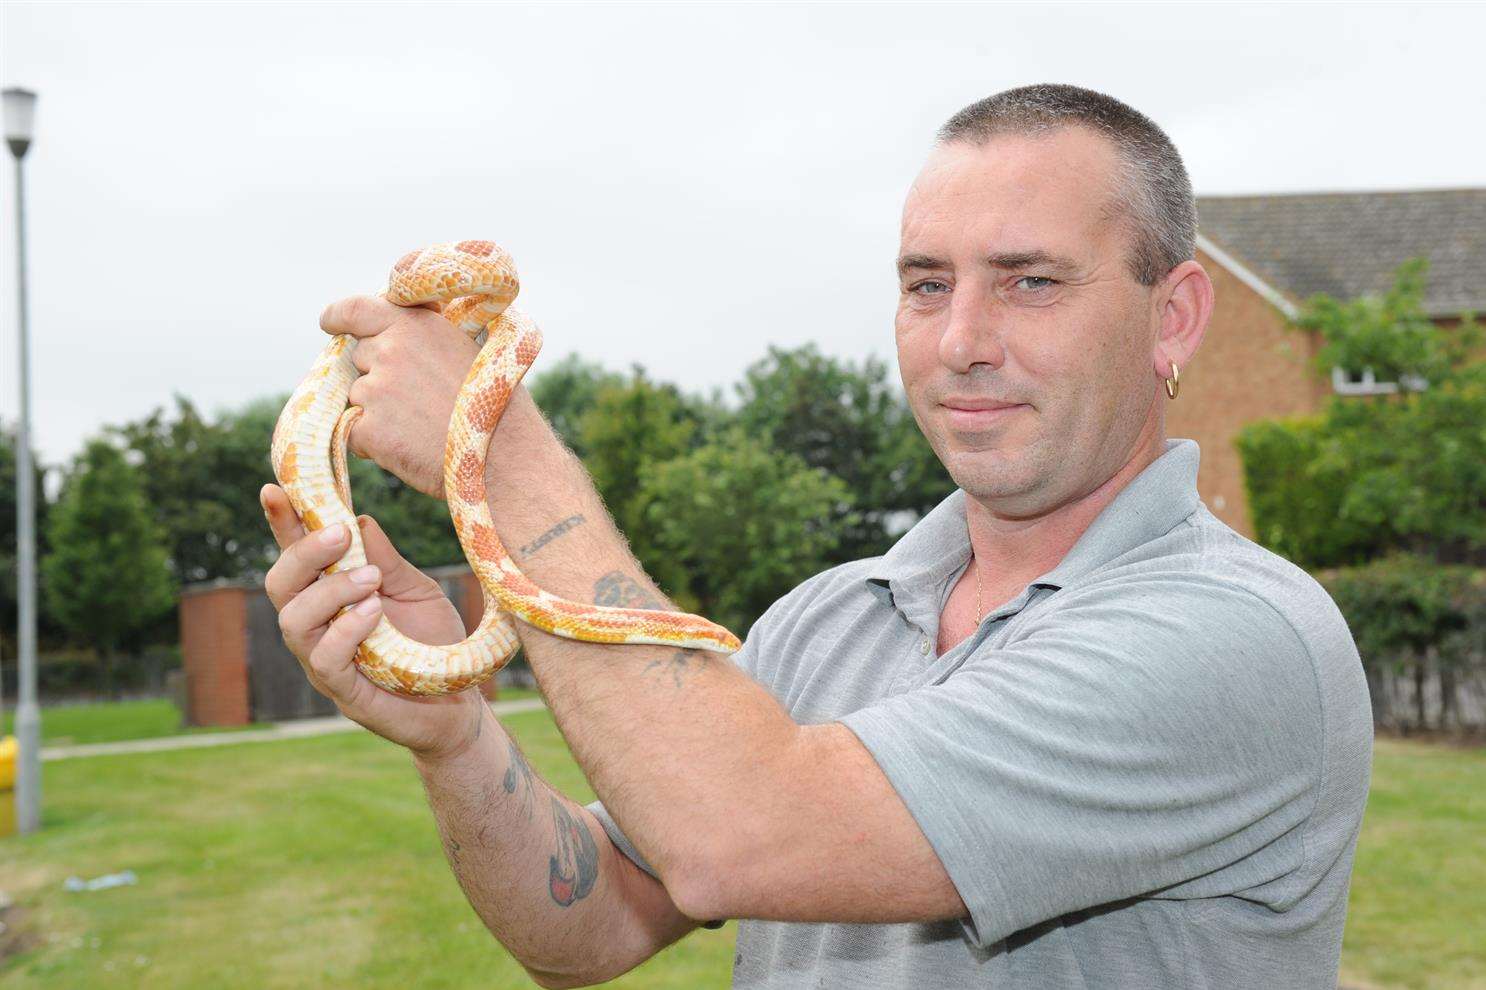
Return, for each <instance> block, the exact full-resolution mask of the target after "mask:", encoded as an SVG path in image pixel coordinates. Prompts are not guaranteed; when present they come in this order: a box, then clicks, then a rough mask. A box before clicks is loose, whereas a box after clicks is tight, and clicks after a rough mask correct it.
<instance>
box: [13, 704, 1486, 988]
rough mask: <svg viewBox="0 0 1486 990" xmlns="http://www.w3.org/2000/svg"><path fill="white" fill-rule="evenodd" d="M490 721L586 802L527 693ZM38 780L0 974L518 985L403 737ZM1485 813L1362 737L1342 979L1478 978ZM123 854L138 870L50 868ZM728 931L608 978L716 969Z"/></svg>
mask: <svg viewBox="0 0 1486 990" xmlns="http://www.w3.org/2000/svg"><path fill="white" fill-rule="evenodd" d="M506 696H507V697H510V696H511V695H506ZM505 721H506V724H507V725H508V726H510V727H511V729H512V731H513V732H514V733H515V735H516V737H517V738H518V739H519V740H520V741H521V744H522V746H523V747H524V748H525V749H526V751H527V753H528V755H529V756H530V758H531V761H532V763H533V764H534V765H535V766H536V767H537V768H538V769H539V770H540V771H541V772H542V774H543V775H544V776H546V777H547V779H548V780H550V781H552V782H553V783H554V784H555V785H556V786H558V787H559V788H561V789H563V790H564V791H565V792H566V793H568V794H569V795H571V796H573V797H574V798H576V799H578V800H583V801H587V800H590V799H591V796H592V795H591V792H590V791H589V789H588V787H587V785H586V784H585V783H584V781H583V778H582V776H581V774H580V773H579V772H578V769H577V767H576V765H575V764H574V763H573V761H572V759H571V757H570V756H569V755H568V752H567V748H566V747H565V746H564V744H563V742H562V739H561V737H560V736H559V735H558V733H557V731H556V728H555V726H554V725H553V723H552V721H551V718H550V717H549V716H548V714H547V713H546V712H541V711H537V712H527V713H522V714H518V715H514V716H510V717H508V718H507V719H506V720H505ZM45 795H46V818H45V822H44V825H45V827H44V828H43V829H42V831H41V832H39V833H37V834H35V835H31V836H27V837H25V838H24V839H21V838H9V839H0V889H4V890H5V891H6V892H7V893H9V894H10V895H11V897H13V898H14V899H15V901H16V907H14V908H12V909H11V910H10V911H9V912H8V913H7V915H6V921H7V922H8V923H9V924H10V925H11V930H10V931H8V932H7V933H5V934H4V935H0V946H4V945H5V944H6V943H7V942H13V940H14V939H15V938H16V937H17V936H18V935H19V937H20V938H21V939H23V940H25V942H29V943H30V944H29V947H27V948H23V949H22V951H20V952H19V953H16V954H14V955H12V956H11V957H10V958H8V959H6V960H5V961H4V962H0V985H4V986H5V987H7V988H11V987H14V988H40V987H47V988H64V987H79V988H81V987H97V986H111V987H112V986H123V987H133V986H148V987H151V988H157V987H158V988H174V987H179V988H186V987H201V986H211V987H214V988H216V987H223V988H232V987H320V986H357V987H389V988H392V987H395V988H399V990H401V988H403V987H407V986H418V987H468V986H481V987H492V988H500V987H523V986H531V985H532V984H531V983H530V982H529V981H527V979H526V977H525V974H524V973H523V971H522V970H521V968H520V967H519V966H518V965H516V963H514V962H513V961H512V960H511V959H510V958H509V957H508V956H507V955H506V953H505V951H504V950H503V949H502V948H501V947H500V945H499V944H498V943H497V942H495V941H494V940H493V939H492V938H491V937H490V936H489V935H488V934H487V933H486V932H485V930H484V928H483V926H482V925H481V924H480V922H479V920H478V919H477V918H476V917H475V915H474V912H473V911H472V910H471V909H470V908H469V906H468V905H467V904H466V903H465V900H464V897H463V895H462V894H461V893H460V891H459V888H458V886H457V885H456V884H455V882H454V879H453V877H452V875H451V874H450V872H449V869H448V867H447V865H446V864H445V862H444V857H443V853H442V852H441V850H440V848H439V844H438V839H437V835H436V833H435V831H434V826H433V822H432V818H431V817H430V815H429V812H428V809H427V806H426V804H425V803H424V799H423V793H422V788H421V786H420V785H419V782H418V778H417V775H416V774H415V773H414V771H413V769H412V766H411V764H410V761H409V759H408V757H407V755H406V754H405V753H403V752H402V751H401V750H398V749H396V748H395V747H393V746H391V745H389V744H387V743H384V742H382V741H380V740H378V739H376V738H374V737H372V736H370V735H368V734H366V733H359V732H358V733H346V734H340V735H334V736H324V737H319V738H313V739H304V740H293V741H283V742H273V743H267V744H259V745H252V746H226V747H221V748H213V749H206V750H183V751H178V752H167V753H156V754H139V755H128V756H112V757H95V758H89V759H76V760H64V761H58V762H54V763H48V764H47V765H46V780H45ZM1483 821H1486V750H1459V749H1449V748H1445V747H1435V746H1428V745H1420V744H1413V743H1399V742H1390V741H1384V742H1380V743H1379V744H1378V747H1377V756H1376V763H1375V768H1374V778H1373V792H1372V797H1371V800H1370V803H1369V807H1368V813H1367V819H1366V822H1365V824H1364V829H1363V835H1362V840H1361V844H1360V846H1359V849H1358V854H1357V861H1356V870H1355V873H1354V877H1353V882H1352V899H1351V909H1350V916H1349V920H1348V926H1347V934H1346V943H1345V950H1344V954H1343V962H1342V966H1343V982H1344V983H1346V984H1348V985H1350V986H1358V987H1382V988H1394V987H1397V988H1410V990H1412V988H1419V990H1423V988H1430V990H1436V988H1438V990H1464V988H1478V990H1479V988H1486V952H1483V951H1482V949H1481V948H1480V946H1479V944H1478V943H1479V938H1478V935H1479V926H1478V919H1479V918H1481V917H1486V830H1483V829H1482V827H1481V822H1483ZM123 869H132V870H133V871H134V872H135V873H136V874H137V875H138V877H139V883H138V884H137V885H135V886H130V887H121V888H116V889H113V890H105V891H97V892H92V893H79V894H72V893H68V892H66V891H65V890H64V889H63V886H62V882H63V880H64V879H66V878H67V877H68V876H71V875H77V876H82V877H93V876H97V875H100V874H104V873H113V872H116V871H119V870H123ZM734 934H735V926H733V925H728V926H727V927H725V928H723V929H722V930H720V931H718V932H697V933H695V934H693V935H691V936H689V937H688V938H686V939H684V940H683V941H682V942H681V943H680V944H678V945H676V946H674V947H672V948H671V949H669V950H667V951H666V952H665V953H662V954H661V955H660V956H659V957H658V958H656V959H654V960H652V961H651V962H649V963H647V964H646V965H645V966H643V967H641V968H640V969H638V970H636V971H634V972H633V973H631V974H629V975H628V976H626V977H625V978H623V979H621V980H619V981H616V982H615V983H614V984H612V985H613V986H619V987H631V988H637V987H645V988H660V987H676V988H683V987H684V988H705V987H724V986H727V984H728V979H729V975H730V972H731V959H732V945H733V939H734ZM25 942H23V944H25Z"/></svg>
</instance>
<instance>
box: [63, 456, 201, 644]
mask: <svg viewBox="0 0 1486 990" xmlns="http://www.w3.org/2000/svg"><path fill="white" fill-rule="evenodd" d="M48 530H49V532H48V536H49V538H50V541H51V552H50V553H49V554H48V555H47V557H46V560H45V561H44V562H43V565H42V574H43V581H42V587H43V591H44V601H45V604H46V607H47V609H48V610H49V611H50V612H51V614H52V616H53V617H54V618H55V619H56V621H57V623H58V624H59V625H61V626H62V627H63V628H65V629H66V630H68V631H69V632H70V633H71V634H72V635H73V636H74V637H76V638H77V639H78V640H79V641H81V642H83V643H86V644H88V645H90V646H92V647H94V648H95V649H97V650H98V651H99V653H100V654H103V655H105V656H107V655H109V654H112V653H113V652H114V651H115V650H118V649H120V648H121V647H125V646H127V647H129V648H130V649H131V651H135V650H137V649H138V647H139V645H140V643H139V635H140V633H142V632H143V631H144V630H145V629H147V628H148V627H149V624H150V623H151V622H152V621H153V620H155V619H156V618H158V617H159V616H161V615H163V614H164V613H166V612H168V611H169V609H170V606H171V604H172V602H173V600H174V592H173V588H172V584H171V578H170V570H169V566H168V561H167V557H166V550H165V538H164V534H163V533H161V532H160V529H159V527H158V526H156V524H155V522H154V520H153V518H152V517H151V514H150V511H149V505H148V503H147V501H146V494H145V485H144V481H143V479H142V478H141V477H140V473H139V470H138V469H137V468H135V467H133V466H132V465H130V464H129V463H128V461H126V460H125V458H124V454H123V452H122V451H120V450H119V449H118V448H117V447H115V446H114V445H113V444H111V443H109V442H107V441H105V440H93V441H91V442H89V444H88V446H87V448H86V449H85V450H84V451H83V453H82V454H81V455H80V456H79V458H78V459H77V462H76V464H75V465H74V467H73V469H72V471H71V473H70V475H69V477H68V479H67V482H66V485H65V486H64V488H63V490H62V494H61V497H60V498H59V499H58V500H57V504H56V506H55V507H54V508H53V510H52V513H51V516H50V518H49V519H48Z"/></svg>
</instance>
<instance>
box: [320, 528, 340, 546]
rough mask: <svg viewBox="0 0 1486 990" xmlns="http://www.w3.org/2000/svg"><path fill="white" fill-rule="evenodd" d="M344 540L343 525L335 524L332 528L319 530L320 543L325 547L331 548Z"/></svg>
mask: <svg viewBox="0 0 1486 990" xmlns="http://www.w3.org/2000/svg"><path fill="white" fill-rule="evenodd" d="M345 538H346V527H345V524H344V523H336V524H335V525H334V526H326V527H325V528H324V529H322V530H320V542H321V543H323V544H325V545H326V546H327V547H333V546H335V545H336V544H337V543H339V542H340V541H341V540H344V539H345Z"/></svg>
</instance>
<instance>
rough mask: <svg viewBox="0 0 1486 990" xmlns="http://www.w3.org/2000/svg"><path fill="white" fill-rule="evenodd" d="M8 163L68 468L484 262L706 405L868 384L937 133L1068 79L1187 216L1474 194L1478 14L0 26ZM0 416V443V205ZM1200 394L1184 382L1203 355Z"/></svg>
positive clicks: (9, 213) (53, 413) (605, 357)
mask: <svg viewBox="0 0 1486 990" xmlns="http://www.w3.org/2000/svg"><path fill="white" fill-rule="evenodd" d="M0 18H3V21H0V39H3V40H0V82H3V83H4V85H7V86H10V85H22V86H26V87H29V88H31V89H34V90H36V91H38V92H39V93H40V104H39V107H38V135H37V140H36V143H35V145H34V147H33V149H32V151H31V153H30V155H29V156H28V157H27V160H26V167H27V176H28V179H27V181H28V183H29V187H28V202H29V219H30V227H31V230H30V235H31V239H30V252H29V257H30V264H31V280H30V281H31V290H32V300H33V302H32V307H31V314H32V319H31V328H32V329H31V334H32V395H33V398H32V403H33V405H32V415H33V417H34V420H33V421H34V423H35V440H36V444H37V446H38V448H39V450H40V452H41V455H42V458H43V459H44V460H45V461H47V462H48V463H52V464H55V463H58V462H61V461H63V460H65V459H67V458H69V457H71V456H72V455H73V454H74V453H76V452H77V451H78V449H79V448H80V446H81V444H82V441H83V440H84V438H85V437H87V436H88V435H90V434H92V433H95V432H97V431H98V430H99V429H100V428H101V427H102V426H103V425H105V424H109V423H119V422H123V421H125V420H128V419H132V418H136V417H139V416H142V415H145V414H147V413H148V412H149V411H150V410H151V409H152V408H154V407H156V406H159V405H166V404H169V403H170V402H171V394H172V393H173V392H177V391H178V392H181V393H184V394H185V395H187V396H189V397H190V398H191V399H193V400H195V401H196V402H197V403H198V404H199V405H200V406H202V407H203V408H204V409H206V410H207V411H209V412H211V411H216V410H219V409H222V408H226V407H232V406H237V405H240V404H242V403H244V402H246V401H248V400H250V399H253V398H255V397H258V396H262V395H265V394H271V393H274V392H279V391H284V390H287V389H289V388H290V387H292V386H293V385H294V384H295V382H296V381H297V380H298V379H299V377H300V376H301V375H302V374H303V373H304V371H305V370H306V369H307V368H308V366H309V363H310V361H311V359H312V358H313V356H314V354H315V352H316V351H317V350H318V349H319V347H320V346H321V345H322V344H323V342H324V339H323V335H322V334H321V333H320V331H319V330H318V328H317V325H316V319H317V316H318V314H319V312H320V310H321V309H322V308H323V307H324V305H325V304H326V303H328V302H330V301H331V300H333V299H336V298H338V297H340V296H343V295H347V294H350V293H354V292H363V291H372V290H374V289H376V288H378V287H379V286H380V284H381V283H382V281H383V280H384V279H385V275H386V272H387V270H388V268H389V267H390V265H391V264H392V262H393V261H394V260H396V259H397V258H398V257H399V256H400V255H401V254H403V253H404V252H405V251H407V250H408V249H410V248H412V247H415V246H418V245H422V244H426V243H432V242H438V241H449V240H459V239H464V238H488V239H492V240H495V241H497V242H499V243H500V244H501V245H503V246H504V247H506V248H507V249H508V250H510V251H511V252H512V253H513V254H514V256H515V258H516V261H517V263H518V266H519V268H520V271H521V275H522V292H521V298H520V300H519V302H518V305H520V306H522V307H523V308H524V309H525V310H526V311H527V312H529V313H531V314H532V315H533V316H534V317H535V318H536V319H537V320H538V322H539V323H540V324H541V325H542V327H543V329H544V331H545V334H546V339H547V345H546V350H545V352H544V354H543V356H542V357H541V358H540V359H539V361H538V365H537V367H538V369H540V368H541V367H542V365H543V364H544V363H547V364H550V363H551V362H553V361H555V360H556V359H557V358H559V357H560V356H562V355H563V354H566V353H568V352H571V351H577V352H580V353H582V354H584V355H585V356H587V357H589V358H591V359H593V360H596V361H598V362H600V363H602V364H604V365H607V366H609V367H611V368H616V369H623V368H626V367H628V366H629V364H631V363H632V362H640V363H643V364H644V365H645V366H646V367H647V368H648V369H649V371H650V373H651V375H652V376H653V377H655V378H658V379H662V380H670V381H675V382H679V383H682V384H684V385H687V386H692V387H696V388H702V389H705V388H710V387H711V386H713V385H727V384H729V383H731V382H733V381H735V380H737V378H738V376H739V372H740V370H741V369H742V368H743V367H744V366H746V365H747V364H748V363H750V362H752V361H754V360H756V359H758V358H759V357H760V356H762V355H763V354H764V353H765V350H766V348H767V347H768V345H770V344H780V345H785V346H795V345H799V344H803V343H805V342H807V341H814V342H816V343H817V344H818V345H819V346H820V347H821V349H822V350H824V351H825V352H827V353H830V354H836V355H841V356H844V357H852V358H860V357H864V356H866V355H867V354H877V355H880V356H882V357H884V358H887V359H888V360H889V361H891V358H892V312H893V307H894V305H895V302H896V294H897V287H896V281H895V278H894V275H893V271H892V262H893V259H894V257H895V254H896V248H897V223H898V213H899V209H900V207H901V203H902V197H903V194H904V192H905V191H906V190H907V187H908V185H909V183H910V181H911V179H912V177H913V175H914V174H915V172H916V171H917V168H918V166H919V164H920V162H921V160H922V157H923V155H924V153H925V151H926V149H927V147H928V145H929V142H930V140H931V138H932V135H933V132H934V130H935V128H936V127H937V126H938V125H939V124H940V123H941V122H942V121H943V120H944V119H945V118H946V117H948V116H949V115H950V114H952V113H953V112H954V111H956V110H957V109H959V108H960V107H961V106H963V105H965V104H967V103H970V102H972V101H974V100H976V99H979V98H980V97H983V96H986V95H989V94H991V93H993V92H996V91H998V90H1001V89H1005V88H1008V87H1011V86H1017V85H1023V84H1027V83H1033V82H1047V81H1057V82H1070V83H1076V84H1079V85H1084V86H1089V87H1093V88H1095V89H1100V90H1103V91H1105V92H1108V93H1110V94H1112V95H1114V96H1117V97H1118V98H1120V99H1122V100H1124V101H1126V102H1127V103H1130V104H1131V105H1133V106H1134V107H1136V108H1137V109H1139V110H1141V111H1143V112H1144V113H1146V114H1148V115H1149V116H1151V117H1152V118H1154V119H1155V120H1156V121H1157V123H1159V124H1160V125H1161V126H1162V127H1163V128H1165V129H1166V131H1167V133H1168V134H1170V135H1171V137H1172V139H1173V140H1174V141H1175V143H1176V145H1177V147H1178V148H1179V149H1180V150H1181V152H1182V154H1183V155H1184V157H1185V159H1186V162H1187V167H1188V170H1189V171H1190V173H1191V175H1192V179H1193V184H1194V185H1195V187H1196V190H1197V193H1198V194H1199V195H1214V194H1224V193H1263V192H1295V191H1325V190H1374V189H1409V188H1439V187H1458V186H1479V185H1482V184H1486V165H1483V164H1482V163H1483V162H1486V130H1483V128H1482V127H1481V126H1480V116H1479V114H1480V108H1481V106H1482V103H1483V96H1486V81H1483V77H1482V74H1481V69H1480V41H1481V38H1482V37H1483V36H1486V8H1483V7H1482V6H1479V5H1474V6H1464V5H1461V6H1436V7H1426V6H1424V5H1420V4H1409V5H1407V6H1397V7H1389V6H1375V5H1370V6H1360V5H1327V6H1310V7H1306V6H1302V5H1298V4H1283V5H1274V6H1260V5H1255V4H1244V5H1241V6H1219V5H1211V6H1199V5H1195V4H1180V5H1169V6H1119V5H1113V4H1102V5H1099V6H1052V5H1037V6H943V7H935V6H929V5H926V4H914V5H912V6H887V5H873V6H848V5H834V6H828V7H807V6H771V7H762V6H686V7H682V6H645V7H623V6H619V5H614V4H606V5H604V6H601V7H580V6H562V7H542V8H528V7H472V6H443V7H440V6H436V5H433V4H420V5H417V6H411V5H410V6H394V5H387V4H383V5H376V6H371V5H355V6H353V5H341V6H322V7H316V6H313V5H310V4H304V3H295V4H292V5H291V4H284V5H270V4H261V3H260V4H253V5H250V6H249V5H244V6H225V5H207V4H199V5H180V4H176V5H127V4H108V5H80V4H64V3H45V4H25V3H13V2H7V3H5V4H4V5H3V6H0ZM0 189H3V193H0V224H3V238H0V243H3V248H0V279H3V281H0V295H3V300H0V305H3V309H0V313H3V317H0V417H3V418H4V419H5V420H7V421H13V420H14V419H15V417H16V416H17V415H18V411H19V398H18V395H17V372H16V368H17V362H16V317H15V276H14V266H15V254H14V200H13V186H12V184H11V181H10V176H9V175H7V176H6V181H5V182H4V183H3V184H0ZM1198 360H1201V358H1200V356H1199V358H1198Z"/></svg>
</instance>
